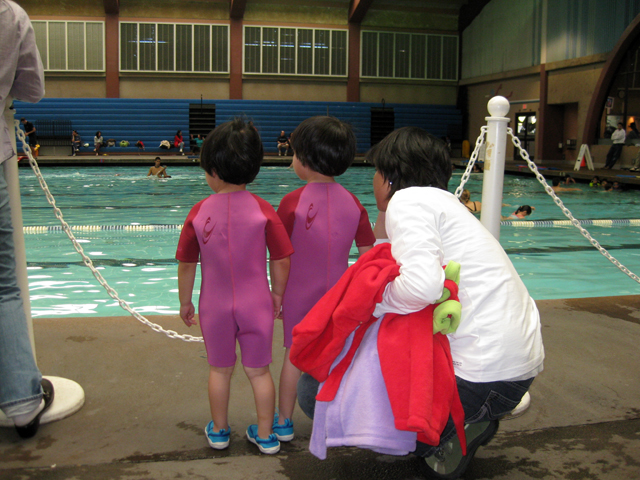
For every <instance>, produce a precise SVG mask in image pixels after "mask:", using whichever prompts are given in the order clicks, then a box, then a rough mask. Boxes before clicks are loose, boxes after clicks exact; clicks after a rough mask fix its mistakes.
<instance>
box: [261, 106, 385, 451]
mask: <svg viewBox="0 0 640 480" xmlns="http://www.w3.org/2000/svg"><path fill="white" fill-rule="evenodd" d="M291 148H292V149H293V163H292V166H293V169H294V171H295V173H296V175H298V177H299V178H300V179H301V180H304V181H306V182H307V185H306V186H304V187H302V188H299V189H297V190H294V191H293V192H291V193H289V194H287V195H285V197H284V198H283V199H282V201H281V202H280V206H279V207H278V215H279V216H280V218H281V219H282V222H283V223H284V226H285V228H286V229H287V233H288V234H289V236H290V237H291V243H292V244H293V246H294V248H295V253H294V254H293V255H292V256H291V273H290V276H289V283H288V285H287V291H286V293H285V296H284V300H283V308H282V313H283V329H284V346H285V347H286V353H285V358H284V363H283V365H282V373H281V375H280V385H279V390H278V393H279V400H278V406H279V409H278V415H276V418H275V419H274V424H273V431H274V433H275V434H276V436H277V437H278V439H279V440H280V441H290V440H293V437H294V433H293V422H292V420H291V417H292V415H293V410H294V408H295V402H296V396H297V395H296V386H297V383H298V379H299V378H300V371H299V370H298V369H297V368H296V367H295V366H293V364H292V363H291V361H290V360H289V350H290V347H291V343H292V335H291V333H292V330H293V327H295V326H296V325H297V324H298V323H299V322H300V321H301V320H302V318H303V317H304V316H305V315H306V314H307V312H308V311H309V310H310V309H311V307H313V305H315V303H316V302H317V301H318V300H319V299H320V298H321V297H322V296H323V295H324V294H325V293H326V292H327V291H328V290H329V289H330V288H331V287H333V285H334V284H335V283H336V282H337V281H338V279H339V278H340V277H341V276H342V274H343V273H344V272H345V271H346V269H347V267H348V260H349V251H350V250H351V246H352V245H353V242H354V240H355V242H356V246H357V247H358V251H359V253H360V254H362V253H364V252H366V251H367V250H369V249H370V248H371V247H372V246H373V244H374V242H375V237H374V235H373V232H372V230H371V224H370V223H369V216H368V214H367V211H366V210H365V209H364V207H363V206H362V205H361V204H360V202H359V201H358V199H357V198H356V197H355V195H353V194H352V193H351V192H349V191H347V190H346V189H345V188H344V187H342V186H341V185H340V184H338V183H336V181H335V179H334V177H336V176H338V175H342V174H343V173H344V172H345V171H346V170H347V169H348V168H349V166H350V165H351V163H352V162H353V159H354V157H355V154H356V137H355V134H354V133H353V131H352V129H351V127H350V126H349V125H347V124H345V123H343V122H341V121H340V120H338V119H337V118H334V117H324V116H318V117H312V118H308V119H307V120H305V121H303V122H302V123H301V124H300V125H299V126H298V127H297V128H296V129H295V131H294V132H293V133H292V134H291Z"/></svg>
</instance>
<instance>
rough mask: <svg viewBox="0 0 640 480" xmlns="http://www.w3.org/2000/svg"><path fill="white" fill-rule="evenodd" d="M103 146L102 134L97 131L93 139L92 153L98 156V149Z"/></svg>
mask: <svg viewBox="0 0 640 480" xmlns="http://www.w3.org/2000/svg"><path fill="white" fill-rule="evenodd" d="M103 144H104V138H102V132H101V131H100V130H98V131H97V132H96V136H95V137H93V151H94V152H96V156H98V155H100V148H102V145H103ZM105 155H106V154H105Z"/></svg>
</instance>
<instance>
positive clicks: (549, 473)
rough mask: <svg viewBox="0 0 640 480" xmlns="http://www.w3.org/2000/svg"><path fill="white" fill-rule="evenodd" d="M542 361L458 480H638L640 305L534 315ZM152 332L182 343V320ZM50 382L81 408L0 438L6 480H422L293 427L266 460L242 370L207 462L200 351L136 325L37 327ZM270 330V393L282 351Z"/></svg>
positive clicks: (382, 459)
mask: <svg viewBox="0 0 640 480" xmlns="http://www.w3.org/2000/svg"><path fill="white" fill-rule="evenodd" d="M538 306H539V308H540V312H541V316H542V322H543V338H544V342H545V348H546V354H547V358H546V361H545V371H544V372H543V373H542V374H540V376H539V378H538V379H536V381H535V382H534V384H533V386H532V389H531V396H532V404H531V407H530V409H529V410H528V412H527V413H526V414H525V415H524V416H522V417H520V418H517V419H514V420H509V421H503V422H501V425H500V431H499V432H498V434H497V435H496V437H495V438H494V440H493V441H492V442H491V443H490V444H489V445H487V446H486V447H481V448H480V449H479V450H478V452H477V454H476V457H475V458H474V460H473V461H472V463H471V465H470V466H469V469H468V470H467V472H466V474H465V476H464V478H465V479H500V480H502V479H504V480H507V479H508V480H520V479H522V480H528V479H567V480H582V479H589V480H592V479H593V480H595V479H598V480H600V479H602V480H609V479H611V480H614V479H615V480H621V479H622V480H626V479H640V382H639V379H640V367H638V363H639V357H640V354H639V349H638V347H639V346H640V296H623V297H601V298H590V299H570V300H547V301H540V302H538ZM150 319H151V320H152V321H155V322H157V323H160V324H162V325H163V326H164V327H165V328H167V329H172V330H176V331H178V332H179V333H190V334H198V333H199V332H197V331H188V329H187V328H186V327H184V325H183V324H182V322H181V321H180V320H179V318H177V317H172V316H162V317H152V318H150ZM34 329H35V336H36V349H37V357H38V363H39V366H40V368H41V370H42V371H43V373H44V374H45V375H54V376H60V377H63V378H68V379H71V380H74V381H76V382H78V383H79V384H80V385H81V386H82V387H83V388H84V391H85V395H86V403H85V405H84V407H83V408H82V409H81V410H80V411H79V412H77V413H76V414H74V415H73V416H71V417H69V418H66V419H64V420H61V421H59V422H54V423H51V424H46V425H43V426H41V428H40V431H39V432H38V435H37V436H36V437H34V438H33V439H30V440H21V439H20V438H19V437H18V436H17V434H16V433H15V431H14V430H13V429H12V428H0V478H1V479H2V480H14V479H65V480H71V479H73V480H85V479H127V480H142V479H161V480H164V479H177V478H216V479H217V478H225V479H227V478H228V479H294V480H297V479H300V480H306V479H314V480H316V479H317V480H324V479H326V480H330V479H345V480H346V479H367V480H369V479H385V480H386V479H389V480H395V479H419V478H424V477H423V475H422V472H421V460H420V459H418V458H416V457H413V456H405V457H392V456H387V455H380V454H377V453H374V452H370V451H366V450H361V449H355V448H339V449H330V450H329V457H328V459H327V460H325V461H320V460H318V459H317V458H315V457H314V456H313V455H311V454H310V453H309V451H308V442H309V436H310V434H311V426H312V424H311V421H310V420H309V419H307V418H306V417H305V416H304V415H303V414H302V413H301V412H300V411H299V410H297V411H296V413H295V414H294V422H295V426H296V439H295V440H294V441H293V442H291V443H289V444H283V448H282V450H281V452H280V453H279V454H277V455H274V456H266V455H260V454H259V453H258V451H257V449H256V447H255V446H254V445H252V444H250V443H249V442H248V441H247V440H246V438H245V437H244V430H245V429H246V426H247V425H248V424H250V423H254V422H255V408H254V405H253V397H252V394H251V389H250V386H249V382H248V381H247V379H246V377H245V375H244V373H243V372H242V369H241V368H240V367H238V368H237V369H236V372H235V373H234V377H233V385H232V397H231V406H230V423H231V428H232V432H233V433H232V439H231V445H230V447H229V449H228V450H225V451H214V450H212V449H210V448H209V447H208V445H207V443H206V439H205V437H204V434H203V431H202V430H203V428H204V426H205V424H206V423H207V422H208V420H209V413H208V402H207V391H206V383H207V372H208V366H207V363H206V358H205V353H204V345H203V344H201V343H185V342H182V341H179V340H172V339H169V338H167V337H166V336H164V335H162V334H158V333H155V332H153V331H152V330H151V329H150V328H148V327H146V326H144V325H142V324H141V323H139V322H138V321H136V320H135V319H133V318H130V317H109V318H67V319H36V320H34ZM281 344H282V331H281V328H279V325H278V326H277V328H276V338H275V340H274V345H275V346H276V347H275V348H274V367H273V368H272V374H273V376H274V379H275V380H276V381H277V377H278V374H279V366H280V365H281V361H282V355H283V350H282V348H280V345H281Z"/></svg>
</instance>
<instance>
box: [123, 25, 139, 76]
mask: <svg viewBox="0 0 640 480" xmlns="http://www.w3.org/2000/svg"><path fill="white" fill-rule="evenodd" d="M137 69H138V24H137V23H121V24H120V70H137Z"/></svg>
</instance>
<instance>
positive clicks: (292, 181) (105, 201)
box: [20, 164, 640, 317]
mask: <svg viewBox="0 0 640 480" xmlns="http://www.w3.org/2000/svg"><path fill="white" fill-rule="evenodd" d="M147 171H148V168H147V167H114V166H109V165H106V164H105V165H102V166H100V167H46V168H43V169H42V173H43V176H44V178H45V180H46V182H47V183H48V185H49V189H50V191H51V193H52V194H53V196H54V198H55V199H56V204H57V206H58V207H59V208H60V209H61V210H62V212H63V215H64V218H65V220H66V221H67V222H68V223H69V224H70V225H71V226H72V227H73V226H82V227H86V228H84V229H82V230H77V231H74V234H75V236H76V238H77V239H78V241H79V242H80V244H81V246H82V248H83V249H84V251H85V253H86V254H87V255H88V256H89V257H91V259H92V261H93V262H94V265H95V266H96V267H97V268H98V269H99V270H100V272H101V274H102V275H103V276H104V278H105V279H106V280H107V282H108V283H109V285H110V286H111V287H112V288H114V289H115V290H116V291H117V292H118V294H119V296H120V298H122V299H123V300H125V301H127V302H129V303H130V305H131V306H132V308H133V309H135V310H136V311H137V312H139V313H141V314H142V315H156V314H178V311H179V302H178V290H177V261H176V260H175V250H176V245H177V242H178V237H179V234H180V230H179V226H180V225H181V224H182V223H183V222H184V220H185V218H186V216H187V214H188V212H189V210H190V208H191V207H192V206H193V205H194V204H195V203H197V202H198V201H200V200H201V199H203V198H204V197H205V196H207V195H209V194H210V193H211V191H210V189H209V187H208V186H207V184H206V182H205V180H204V172H203V171H202V170H201V169H200V168H198V167H197V166H193V167H169V168H168V173H169V174H170V175H171V176H172V178H170V179H157V178H154V177H146V174H147ZM373 173H374V172H373V169H372V168H371V167H366V166H358V167H353V168H351V169H349V171H348V172H346V173H345V174H344V175H342V176H341V177H339V178H338V179H339V181H340V183H342V184H343V185H344V186H345V187H346V188H347V189H349V190H350V191H352V192H353V193H354V194H355V195H357V196H358V198H359V199H360V201H361V202H362V204H363V205H364V207H365V208H366V209H367V210H368V212H369V216H370V218H371V220H372V221H374V220H375V217H376V214H377V211H376V208H375V200H374V198H373V193H372V187H371V179H372V176H373ZM460 179H461V171H457V172H456V174H455V175H454V177H453V178H452V180H451V182H450V185H449V189H450V191H452V192H453V191H455V188H456V187H457V185H458V184H459V182H460ZM20 185H21V197H22V212H23V223H24V225H25V233H26V234H25V242H26V250H27V263H28V267H27V268H28V275H29V290H30V295H31V309H32V315H33V316H34V317H67V316H86V317H90V316H114V315H127V312H125V311H124V310H123V309H122V308H121V307H120V306H119V305H118V304H117V302H116V301H114V300H113V299H112V298H110V297H109V296H108V295H107V293H106V292H105V291H104V290H103V288H102V287H101V286H100V285H99V283H98V281H97V280H96V279H95V278H94V277H93V275H92V274H91V271H90V270H89V269H88V268H87V267H86V266H85V265H84V264H83V262H82V259H81V257H80V255H78V253H77V252H76V251H75V250H74V248H73V246H72V244H71V242H70V240H69V239H68V238H67V236H66V235H65V234H64V233H63V232H62V231H61V230H59V229H58V228H57V226H59V225H60V222H59V221H58V220H57V219H56V217H55V216H54V213H53V209H52V208H51V206H49V204H48V203H47V201H46V197H45V195H44V193H43V191H42V189H41V188H40V186H39V184H38V181H37V179H36V176H35V174H34V173H33V172H32V171H31V169H27V168H21V169H20ZM302 185H303V182H302V181H300V180H299V179H298V178H297V177H296V175H295V173H294V172H293V170H292V169H288V168H286V167H263V168H262V170H261V171H260V174H259V175H258V177H257V178H256V180H255V181H254V183H253V184H251V185H250V186H249V190H250V191H252V192H253V193H255V194H257V195H259V196H261V197H263V198H264V199H266V200H267V201H269V202H270V203H271V204H272V205H273V206H274V207H277V206H278V203H279V202H280V199H281V198H282V197H283V196H284V195H285V194H286V193H288V192H290V191H291V190H294V189H295V188H298V187H300V186H302ZM578 187H579V188H580V189H581V191H580V192H572V193H564V194H562V197H561V198H562V200H563V202H564V203H565V206H566V207H567V208H569V209H570V210H571V212H572V213H573V214H574V216H575V217H576V218H578V219H580V220H586V219H637V218H640V209H639V208H638V207H639V205H640V194H639V192H638V191H634V190H631V191H627V192H611V193H607V192H604V191H602V190H600V189H594V188H590V187H589V186H588V185H584V184H579V185H578ZM467 188H468V189H469V190H470V191H471V198H472V200H481V190H482V175H479V174H475V175H472V177H471V179H470V181H469V182H468V183H467ZM504 203H505V204H508V205H509V206H505V207H504V208H503V214H504V215H509V214H510V213H512V212H513V211H514V210H515V209H516V208H517V207H518V206H519V205H524V204H527V205H532V206H535V207H536V210H535V212H534V214H533V215H532V216H531V217H529V218H530V219H531V220H534V221H535V220H565V217H564V215H563V214H562V212H561V210H560V209H559V208H558V206H557V205H555V203H553V201H552V199H551V198H550V197H549V196H548V195H547V194H546V193H545V192H544V190H543V188H542V186H541V185H540V184H539V183H538V182H537V180H536V179H535V178H533V177H522V176H513V175H511V176H509V175H508V176H506V177H505V182H504ZM36 227H37V228H36ZM586 228H587V230H589V232H591V234H592V235H593V236H594V238H595V239H596V240H598V241H599V242H600V243H601V244H602V246H603V247H605V248H606V249H607V250H609V252H610V253H611V254H612V255H613V256H614V257H616V258H617V259H618V260H619V261H620V262H621V263H622V264H624V265H625V266H626V267H627V268H629V269H630V270H631V271H632V272H634V273H635V274H636V275H638V274H640V226H638V225H612V226H595V225H588V226H586ZM470 241H472V239H470ZM500 242H501V244H502V245H503V247H504V249H505V250H506V252H507V253H508V255H509V257H510V258H511V261H512V262H513V264H514V265H515V267H516V269H517V271H518V273H519V274H520V275H521V277H522V279H523V281H524V283H525V284H526V286H527V288H528V289H529V291H530V293H531V295H532V296H533V298H535V299H537V300H543V299H556V298H583V297H598V296H608V295H637V294H640V285H639V284H638V283H636V282H635V281H633V280H631V279H630V278H629V277H628V276H627V275H625V274H624V273H622V272H620V271H619V270H618V269H617V268H616V267H615V266H614V265H613V264H611V263H610V262H609V261H608V260H607V259H606V258H604V257H603V256H602V255H601V254H600V253H599V252H598V251H597V250H596V249H595V248H594V247H593V246H591V245H590V243H589V242H588V241H587V240H586V239H585V238H584V237H583V236H582V235H580V233H579V232H578V230H577V229H576V228H575V227H573V226H562V227H544V226H539V227H514V226H503V227H502V228H501V233H500ZM355 259H356V250H355V248H354V249H352V260H353V261H355ZM197 289H198V285H196V291H197ZM194 303H196V302H194Z"/></svg>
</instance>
